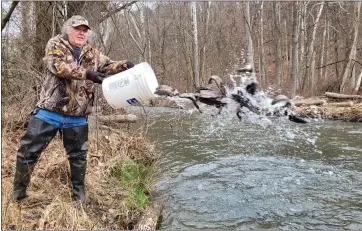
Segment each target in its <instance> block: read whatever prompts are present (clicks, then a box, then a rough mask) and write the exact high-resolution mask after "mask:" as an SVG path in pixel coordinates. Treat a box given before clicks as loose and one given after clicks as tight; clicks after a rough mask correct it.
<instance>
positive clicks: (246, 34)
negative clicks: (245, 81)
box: [243, 2, 254, 69]
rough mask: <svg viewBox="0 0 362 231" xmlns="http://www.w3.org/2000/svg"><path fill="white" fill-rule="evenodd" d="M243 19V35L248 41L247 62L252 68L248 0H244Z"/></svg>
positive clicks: (251, 41) (252, 54) (252, 51)
mask: <svg viewBox="0 0 362 231" xmlns="http://www.w3.org/2000/svg"><path fill="white" fill-rule="evenodd" d="M243 6H244V7H243V9H244V19H245V31H246V33H245V36H246V39H247V41H248V55H247V62H248V63H249V64H250V65H251V67H252V68H253V69H254V50H253V39H252V37H251V32H252V25H251V21H250V2H244V4H243Z"/></svg>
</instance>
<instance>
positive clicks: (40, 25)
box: [33, 2, 56, 72]
mask: <svg viewBox="0 0 362 231" xmlns="http://www.w3.org/2000/svg"><path fill="white" fill-rule="evenodd" d="M34 4H35V14H36V16H35V18H36V25H35V41H34V59H33V66H34V67H35V68H36V69H37V70H38V71H40V72H42V71H43V61H42V59H43V56H44V52H45V46H46V44H47V42H48V40H49V39H50V38H51V36H52V20H49V19H51V18H52V9H53V4H56V2H34Z"/></svg>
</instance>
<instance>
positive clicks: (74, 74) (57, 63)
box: [43, 42, 86, 80]
mask: <svg viewBox="0 0 362 231" xmlns="http://www.w3.org/2000/svg"><path fill="white" fill-rule="evenodd" d="M63 49H64V48H63V47H61V46H60V45H58V44H56V43H54V42H49V43H48V44H47V48H46V54H45V57H44V59H43V60H44V62H45V65H46V67H47V68H48V70H49V71H50V72H52V73H53V74H54V75H56V76H57V77H60V78H64V79H75V80H84V79H86V75H85V73H86V69H84V68H83V67H81V66H78V65H77V64H76V63H75V62H73V63H67V62H66V52H65V51H64V50H63Z"/></svg>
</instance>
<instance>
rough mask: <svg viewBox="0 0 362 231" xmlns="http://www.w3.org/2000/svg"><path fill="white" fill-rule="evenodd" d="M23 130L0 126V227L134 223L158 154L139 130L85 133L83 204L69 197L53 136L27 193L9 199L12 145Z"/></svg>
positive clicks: (119, 226) (65, 168)
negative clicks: (21, 197) (19, 198)
mask: <svg viewBox="0 0 362 231" xmlns="http://www.w3.org/2000/svg"><path fill="white" fill-rule="evenodd" d="M23 134H24V131H23V130H16V131H14V130H13V129H7V128H6V127H5V128H4V127H3V134H2V170H1V171H2V185H1V187H2V205H1V206H2V218H1V219H2V229H87V230H90V229H126V228H127V227H130V226H132V224H135V223H136V222H137V220H138V218H139V217H140V215H141V213H142V211H143V210H144V208H145V207H146V206H147V204H148V202H149V198H150V189H151V186H152V184H153V183H154V180H155V177H156V162H157V155H156V152H155V150H154V147H153V145H152V144H151V143H150V141H149V140H147V139H146V138H145V137H144V136H143V135H141V134H136V135H126V134H123V133H114V132H113V133H99V134H98V136H97V137H98V142H97V139H96V135H95V134H94V135H90V137H89V138H90V141H89V152H88V164H87V175H86V193H87V204H86V206H85V207H81V206H80V205H79V204H77V203H76V202H73V201H72V199H71V191H70V188H69V184H70V182H69V169H68V161H67V156H66V153H65V151H64V148H63V144H62V142H61V140H60V139H59V137H58V136H57V137H56V138H55V139H54V140H53V141H52V142H51V143H50V145H49V146H48V148H47V149H46V150H45V151H44V152H43V154H42V156H41V158H40V160H39V162H38V164H37V167H36V168H35V171H34V173H33V175H32V180H31V183H30V186H29V188H28V197H27V198H26V199H25V200H24V201H23V202H22V203H20V204H16V203H13V202H12V201H11V192H12V181H13V176H14V170H15V169H14V166H15V158H16V150H17V148H18V145H19V138H20V137H21V136H22V135H23Z"/></svg>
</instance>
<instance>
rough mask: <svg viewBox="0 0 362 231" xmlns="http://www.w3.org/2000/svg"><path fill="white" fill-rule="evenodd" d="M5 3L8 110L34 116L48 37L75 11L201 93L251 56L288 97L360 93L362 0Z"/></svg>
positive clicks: (103, 46)
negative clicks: (213, 78)
mask: <svg viewBox="0 0 362 231" xmlns="http://www.w3.org/2000/svg"><path fill="white" fill-rule="evenodd" d="M1 5H2V7H1V10H2V27H1V29H2V34H1V36H2V47H1V55H2V59H1V62H2V69H1V75H2V77H1V80H2V99H1V100H2V105H3V109H4V108H5V109H6V110H5V114H6V113H7V112H10V111H13V112H16V116H20V117H25V116H27V115H28V114H29V112H30V111H31V110H32V108H34V105H35V103H36V101H37V99H38V97H39V93H40V88H41V83H42V80H43V75H42V73H43V71H44V69H43V63H42V58H43V55H44V49H45V45H46V42H47V41H48V40H49V38H51V37H52V36H55V35H56V34H58V33H59V32H60V29H61V26H62V24H63V22H64V21H65V20H66V19H68V18H69V17H71V16H72V15H76V14H80V15H83V16H85V17H86V18H87V19H88V20H89V22H90V25H91V28H92V31H91V36H90V42H91V43H92V44H94V45H96V46H97V47H98V48H99V49H100V50H101V52H103V53H104V54H106V55H108V56H109V57H111V59H114V60H120V59H129V60H132V61H134V62H135V63H139V62H144V61H145V62H148V63H150V64H151V66H152V67H153V69H154V71H155V73H156V75H157V78H158V81H159V84H167V85H170V86H173V87H175V88H177V89H178V90H179V91H180V92H186V91H188V92H192V91H193V90H194V89H195V87H197V86H199V85H200V84H203V83H205V82H206V81H207V80H208V78H209V77H210V76H211V75H218V76H220V77H222V78H223V79H224V80H225V81H226V82H227V83H228V84H230V80H229V76H230V75H231V74H235V69H237V68H238V67H243V66H244V65H245V64H246V63H251V64H252V66H253V67H254V70H255V72H256V73H257V78H258V81H259V83H260V86H261V88H263V89H266V88H268V87H270V88H272V89H275V90H278V89H281V90H280V91H281V92H283V93H284V94H286V95H288V96H289V97H293V96H295V95H302V96H313V95H321V94H323V93H324V92H325V91H332V92H339V93H354V94H355V93H359V94H360V92H361V88H360V85H361V78H362V52H361V50H362V39H361V33H359V31H360V30H361V29H362V28H361V27H362V23H361V16H360V15H361V2H340V1H336V2H333V1H328V2H316V1H306V2H301V1H298V2H297V1H290V2H277V1H275V2H271V1H266V2H262V1H251V2H236V1H235V2H213V1H210V2H207V1H205V2H186V1H185V2H181V1H180V2H163V1H159V2H136V1H129V2H124V1H89V2H84V1H83V2H77V1H69V2H66V1H52V2H40V1H38V2H16V1H13V2H3V1H2V3H1ZM98 94H99V95H101V91H99V92H98ZM103 103H104V101H103ZM3 113H4V110H3ZM9 117H12V116H11V115H10V114H9V115H8V116H7V118H9Z"/></svg>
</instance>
